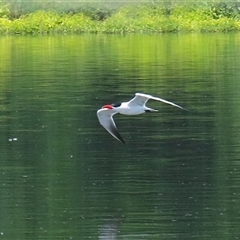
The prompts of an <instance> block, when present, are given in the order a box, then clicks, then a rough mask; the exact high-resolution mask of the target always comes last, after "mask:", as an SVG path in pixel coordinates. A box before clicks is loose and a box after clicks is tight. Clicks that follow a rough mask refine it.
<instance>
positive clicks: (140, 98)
mask: <svg viewBox="0 0 240 240" xmlns="http://www.w3.org/2000/svg"><path fill="white" fill-rule="evenodd" d="M151 97H152V96H151V95H148V94H144V93H135V97H134V98H133V99H132V100H130V101H129V105H130V106H131V105H132V106H133V105H141V106H144V105H145V103H146V102H147V100H148V99H150V98H151Z"/></svg>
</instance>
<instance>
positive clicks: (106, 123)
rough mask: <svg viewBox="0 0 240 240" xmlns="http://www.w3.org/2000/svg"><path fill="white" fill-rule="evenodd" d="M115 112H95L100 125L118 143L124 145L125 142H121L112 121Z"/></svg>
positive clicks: (108, 110)
mask: <svg viewBox="0 0 240 240" xmlns="http://www.w3.org/2000/svg"><path fill="white" fill-rule="evenodd" d="M116 113H117V112H116V111H115V110H114V109H112V110H110V109H99V110H98V111H97V117H98V120H99V122H100V124H101V125H102V126H103V127H104V128H105V129H106V130H107V131H108V132H109V133H110V134H111V135H112V136H113V137H114V138H116V139H117V140H118V141H120V142H122V143H124V144H125V141H124V140H123V138H122V136H121V135H120V133H119V132H118V130H117V127H116V124H115V122H114V120H113V115H114V114H116Z"/></svg>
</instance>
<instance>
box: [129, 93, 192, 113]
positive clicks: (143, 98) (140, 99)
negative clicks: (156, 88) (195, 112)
mask: <svg viewBox="0 0 240 240" xmlns="http://www.w3.org/2000/svg"><path fill="white" fill-rule="evenodd" d="M149 99H152V100H156V101H161V102H163V103H167V104H170V105H172V106H174V107H178V108H181V109H183V110H187V109H185V108H183V107H181V106H179V105H177V104H175V103H173V102H169V101H167V100H164V99H162V98H158V97H154V96H152V95H149V94H144V93H135V97H134V98H133V99H132V100H131V101H130V102H129V103H130V104H134V105H135V104H137V105H144V104H145V103H146V102H147V101H148V100H149Z"/></svg>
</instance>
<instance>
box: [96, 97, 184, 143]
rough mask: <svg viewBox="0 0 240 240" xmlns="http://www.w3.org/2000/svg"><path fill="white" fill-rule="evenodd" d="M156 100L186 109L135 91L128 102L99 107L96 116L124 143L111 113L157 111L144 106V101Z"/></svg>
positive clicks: (135, 113)
mask: <svg viewBox="0 0 240 240" xmlns="http://www.w3.org/2000/svg"><path fill="white" fill-rule="evenodd" d="M149 99H152V100H156V101H161V102H164V103H167V104H170V105H172V106H175V107H178V108H181V109H183V110H186V109H185V108H183V107H181V106H179V105H177V104H175V103H172V102H169V101H167V100H164V99H162V98H158V97H153V96H151V95H149V94H144V93H135V97H134V98H133V99H132V100H130V101H128V102H122V103H113V104H108V105H104V106H103V107H102V108H101V109H99V110H98V111H97V117H98V120H99V122H100V124H101V125H102V126H103V127H104V128H105V129H106V130H107V131H108V132H109V133H110V134H111V135H112V136H113V137H114V138H116V139H117V140H118V141H120V142H122V143H124V144H125V141H124V140H123V138H122V136H121V135H120V133H119V132H118V130H117V127H116V124H115V122H114V120H113V115H115V114H117V113H120V114H124V115H139V114H142V113H145V112H157V111H158V110H155V109H152V108H149V107H146V102H147V101H148V100H149Z"/></svg>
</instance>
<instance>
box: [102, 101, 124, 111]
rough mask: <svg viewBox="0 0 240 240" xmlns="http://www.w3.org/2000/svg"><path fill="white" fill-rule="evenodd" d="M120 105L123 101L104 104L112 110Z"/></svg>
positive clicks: (105, 107)
mask: <svg viewBox="0 0 240 240" xmlns="http://www.w3.org/2000/svg"><path fill="white" fill-rule="evenodd" d="M120 106H121V103H112V104H107V105H104V106H103V107H102V108H104V109H109V110H111V109H114V108H117V107H120Z"/></svg>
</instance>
